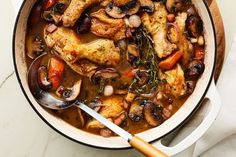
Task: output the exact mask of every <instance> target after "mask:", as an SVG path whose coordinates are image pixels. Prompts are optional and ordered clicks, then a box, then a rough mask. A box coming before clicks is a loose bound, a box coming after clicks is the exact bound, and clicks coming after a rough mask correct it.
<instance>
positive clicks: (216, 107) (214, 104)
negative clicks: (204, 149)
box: [153, 81, 221, 156]
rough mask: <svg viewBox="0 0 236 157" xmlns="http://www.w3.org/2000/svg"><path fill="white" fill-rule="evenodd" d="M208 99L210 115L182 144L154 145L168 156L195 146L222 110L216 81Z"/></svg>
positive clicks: (159, 142) (207, 114) (212, 84)
mask: <svg viewBox="0 0 236 157" xmlns="http://www.w3.org/2000/svg"><path fill="white" fill-rule="evenodd" d="M206 98H208V99H209V101H210V109H209V111H208V113H206V116H205V118H204V119H203V121H202V122H201V124H200V125H199V126H198V127H197V128H196V129H195V130H194V131H193V132H192V133H190V134H189V135H188V136H187V137H185V138H184V139H183V140H182V141H181V142H179V143H178V144H176V145H175V146H171V147H167V146H164V145H163V144H162V143H161V140H159V141H157V142H155V143H153V145H154V146H156V147H157V148H158V149H159V150H161V151H162V152H165V153H166V154H168V155H169V156H172V155H175V154H178V153H180V152H182V151H184V150H185V149H187V148H188V147H190V146H191V145H193V144H194V143H195V142H196V141H197V140H198V139H199V138H200V137H201V136H203V134H204V133H205V132H206V131H207V130H208V129H209V128H210V126H211V124H212V123H213V122H214V120H215V119H216V117H217V115H218V113H219V111H220V108H221V99H220V96H219V93H218V91H217V89H216V85H215V82H214V81H212V83H211V86H210V88H209V90H208V92H207V95H206Z"/></svg>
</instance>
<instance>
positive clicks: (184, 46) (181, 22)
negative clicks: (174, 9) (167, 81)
mask: <svg viewBox="0 0 236 157" xmlns="http://www.w3.org/2000/svg"><path fill="white" fill-rule="evenodd" d="M187 17H188V15H187V13H186V12H183V13H178V15H177V16H176V25H177V26H178V28H179V34H180V36H179V42H178V44H177V46H178V48H179V50H181V51H183V52H184V55H183V57H182V63H183V64H184V65H187V64H188V62H189V58H190V56H191V55H192V54H191V53H192V52H189V44H191V43H189V41H188V40H187V39H186V36H185V35H184V32H185V23H186V20H187Z"/></svg>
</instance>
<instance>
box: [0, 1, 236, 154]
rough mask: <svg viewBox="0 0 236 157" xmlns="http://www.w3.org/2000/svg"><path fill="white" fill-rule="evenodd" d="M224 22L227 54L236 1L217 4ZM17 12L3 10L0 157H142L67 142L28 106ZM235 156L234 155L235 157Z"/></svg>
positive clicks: (8, 6) (10, 8) (233, 29)
mask: <svg viewBox="0 0 236 157" xmlns="http://www.w3.org/2000/svg"><path fill="white" fill-rule="evenodd" d="M217 2H218V4H219V7H220V10H221V12H222V17H223V20H224V25H225V30H226V39H227V51H228V50H229V48H230V45H231V43H232V41H233V35H234V34H235V33H236V21H235V20H234V19H233V16H235V15H236V10H235V9H234V8H233V7H232V6H236V1H232V0H231V1H225V0H217ZM14 19H15V14H14V9H13V6H12V5H11V4H10V1H4V2H2V4H1V6H0V20H1V25H0V28H1V29H0V34H1V36H0V47H1V49H0V50H1V52H0V54H1V57H0V100H1V103H0V104H1V110H0V146H1V148H0V156H1V157H3V156H4V157H54V156H57V157H64V156H66V157H74V156H81V157H82V156H83V157H90V156H91V157H92V156H96V157H106V156H107V157H111V156H112V157H116V156H117V157H118V156H119V157H120V156H132V157H135V156H141V155H140V154H139V153H137V152H136V151H135V150H119V151H112V150H101V149H95V148H91V147H87V146H84V145H81V144H77V143H75V142H72V141H70V140H68V139H67V138H65V137H63V136H61V135H60V134H58V133H56V132H55V131H54V130H52V129H51V128H50V127H49V126H48V125H46V124H45V123H44V122H43V121H42V120H41V119H40V118H39V117H38V115H37V114H36V113H35V112H34V111H33V109H32V108H31V107H30V105H29V104H28V102H27V100H26V99H25V97H24V96H23V94H22V92H21V89H20V87H19V84H18V82H17V79H16V76H15V73H14V67H13V62H12V49H11V46H12V45H11V42H12V41H11V39H12V30H13V25H14ZM232 156H233V155H232Z"/></svg>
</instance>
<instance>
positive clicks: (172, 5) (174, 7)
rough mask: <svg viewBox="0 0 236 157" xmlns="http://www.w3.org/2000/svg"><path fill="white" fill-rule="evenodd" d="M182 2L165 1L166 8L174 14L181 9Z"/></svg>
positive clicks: (178, 0)
mask: <svg viewBox="0 0 236 157" xmlns="http://www.w3.org/2000/svg"><path fill="white" fill-rule="evenodd" d="M182 6H183V0H166V8H167V10H168V11H169V12H171V13H176V12H178V11H180V10H181V9H182Z"/></svg>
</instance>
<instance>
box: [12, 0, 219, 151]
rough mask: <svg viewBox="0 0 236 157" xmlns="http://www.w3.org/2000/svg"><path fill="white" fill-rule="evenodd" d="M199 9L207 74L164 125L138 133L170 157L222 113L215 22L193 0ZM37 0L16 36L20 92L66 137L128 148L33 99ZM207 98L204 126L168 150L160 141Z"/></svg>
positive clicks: (23, 12)
mask: <svg viewBox="0 0 236 157" xmlns="http://www.w3.org/2000/svg"><path fill="white" fill-rule="evenodd" d="M192 1H193V3H194V5H195V6H196V8H197V10H198V12H199V14H200V16H201V18H202V20H203V22H204V29H205V39H206V51H207V53H206V57H205V65H206V68H205V72H204V74H203V75H202V77H201V78H200V79H199V81H198V83H197V86H196V89H195V91H194V93H193V94H192V95H191V96H190V97H189V98H188V99H187V101H186V102H185V103H184V105H183V106H182V107H181V108H180V109H179V110H178V111H177V112H176V113H175V114H174V115H173V116H172V117H171V118H170V119H168V120H167V121H165V122H164V123H163V124H162V125H160V126H158V127H156V128H153V129H150V130H148V131H145V132H142V133H140V134H137V136H139V137H141V138H143V139H144V140H146V141H148V142H153V145H155V146H157V147H158V148H159V149H160V150H162V151H163V152H165V153H167V154H168V155H174V154H177V153H179V152H181V151H183V150H184V149H186V148H188V147H189V146H191V145H192V144H193V143H195V142H196V141H197V140H198V139H199V138H200V137H201V136H202V135H203V134H204V133H205V132H206V131H207V129H208V128H209V127H210V125H211V124H212V123H213V121H214V119H215V118H216V116H217V114H218V112H219V110H220V106H221V103H220V99H219V95H218V93H217V90H216V87H215V83H214V80H213V74H214V67H215V59H216V41H215V40H216V39H215V38H216V37H215V30H214V26H213V21H212V17H211V14H210V12H209V9H208V7H207V5H206V3H205V2H204V1H202V0H192ZM35 2H36V0H24V2H23V4H22V6H21V8H20V11H19V13H18V16H17V19H16V23H15V30H14V36H13V60H14V65H15V71H16V74H17V78H18V81H19V83H20V86H21V89H22V91H23V93H24V95H25V97H26V98H27V100H28V102H29V103H30V105H31V106H32V107H33V109H34V110H35V112H37V114H38V115H39V116H40V117H41V118H42V119H43V120H44V121H45V122H46V123H47V124H48V125H49V126H51V127H52V128H53V129H54V130H56V131H57V132H59V133H61V134H62V135H64V136H66V137H67V138H69V139H71V140H73V141H76V142H79V143H82V144H85V145H89V146H94V147H98V148H105V149H121V148H129V147H130V145H129V144H128V143H127V142H126V141H124V140H123V139H122V138H121V137H111V138H103V137H101V136H98V135H94V134H90V133H88V132H85V131H82V130H79V129H77V128H75V127H72V126H71V125H69V124H67V123H66V122H64V121H62V120H61V119H59V118H57V117H54V116H52V115H51V114H49V113H48V112H47V111H45V110H44V109H43V108H42V107H41V106H40V105H39V104H38V103H37V102H36V101H35V99H34V97H33V95H32V94H31V92H30V90H29V87H28V84H27V67H26V62H25V57H26V56H25V35H26V27H27V19H28V16H29V14H30V10H31V8H32V6H33V5H34V3H35ZM205 98H208V99H209V101H210V103H211V107H210V109H209V111H208V113H207V115H206V116H205V119H204V120H203V121H202V123H201V124H200V125H199V126H198V127H197V128H196V129H195V130H194V131H193V132H192V133H191V134H190V135H189V136H187V137H186V138H185V139H183V140H182V141H181V142H180V143H179V144H177V145H175V146H173V147H166V146H164V145H162V144H161V142H160V139H161V138H162V137H163V136H165V135H167V134H168V133H170V132H172V131H173V130H174V129H175V128H177V127H178V126H180V125H181V124H183V123H184V122H185V121H186V120H187V119H188V118H189V117H190V116H191V115H192V114H193V113H194V111H196V109H197V108H198V107H199V105H200V103H201V102H202V101H203V99H205Z"/></svg>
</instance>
